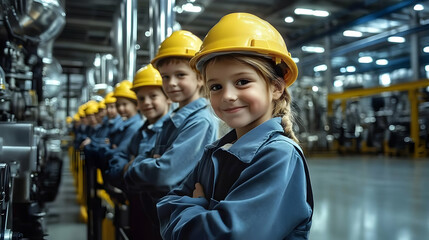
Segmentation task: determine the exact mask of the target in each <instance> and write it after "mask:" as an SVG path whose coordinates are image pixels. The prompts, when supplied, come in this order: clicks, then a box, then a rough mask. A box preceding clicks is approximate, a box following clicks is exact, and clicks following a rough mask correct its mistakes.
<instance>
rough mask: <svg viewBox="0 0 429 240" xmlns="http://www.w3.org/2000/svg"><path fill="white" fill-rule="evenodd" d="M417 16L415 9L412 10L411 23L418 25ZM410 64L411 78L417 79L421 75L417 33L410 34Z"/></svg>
mask: <svg viewBox="0 0 429 240" xmlns="http://www.w3.org/2000/svg"><path fill="white" fill-rule="evenodd" d="M418 18H419V16H418V12H417V11H413V14H412V17H411V21H412V22H411V25H412V26H418V24H419V23H418V22H419V19H418ZM410 48H411V49H410V61H411V62H410V65H411V71H412V74H413V80H418V79H420V77H421V74H420V61H419V53H420V51H419V37H418V34H417V33H412V34H411V36H410Z"/></svg>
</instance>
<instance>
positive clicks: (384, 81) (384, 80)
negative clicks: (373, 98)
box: [379, 73, 391, 86]
mask: <svg viewBox="0 0 429 240" xmlns="http://www.w3.org/2000/svg"><path fill="white" fill-rule="evenodd" d="M379 81H380V84H381V85H383V86H389V85H390V83H391V80H390V75H389V74H388V73H384V74H381V75H380V79H379Z"/></svg>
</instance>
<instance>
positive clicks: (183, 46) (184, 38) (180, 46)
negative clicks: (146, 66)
mask: <svg viewBox="0 0 429 240" xmlns="http://www.w3.org/2000/svg"><path fill="white" fill-rule="evenodd" d="M201 43H202V41H201V39H200V38H199V37H197V36H195V35H194V34H193V33H191V32H189V31H185V30H179V31H175V32H173V33H172V34H171V35H170V36H169V37H168V38H166V39H165V40H164V41H163V42H162V43H161V44H160V45H159V49H158V53H157V54H156V56H155V57H154V58H153V59H152V61H151V62H150V63H152V65H154V66H155V67H156V62H158V61H159V60H160V59H162V58H166V57H185V58H191V57H193V56H194V55H195V53H196V52H197V51H198V50H200V46H201Z"/></svg>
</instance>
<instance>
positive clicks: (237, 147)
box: [207, 117, 284, 163]
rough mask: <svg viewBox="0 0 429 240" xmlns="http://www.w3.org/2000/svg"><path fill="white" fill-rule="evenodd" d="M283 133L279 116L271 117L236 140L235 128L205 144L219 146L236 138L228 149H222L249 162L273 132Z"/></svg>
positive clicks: (211, 146)
mask: <svg viewBox="0 0 429 240" xmlns="http://www.w3.org/2000/svg"><path fill="white" fill-rule="evenodd" d="M283 133H284V131H283V128H282V125H281V118H278V117H277V118H272V119H270V120H268V121H266V122H264V123H262V124H261V125H259V126H257V127H255V128H254V129H252V130H251V131H249V132H248V133H246V134H244V135H243V136H242V137H241V138H239V139H238V140H237V135H236V133H235V130H234V129H233V130H231V131H230V132H229V133H227V134H226V135H225V136H224V137H223V138H221V139H220V140H218V141H217V142H214V143H213V144H212V145H209V146H207V147H208V149H210V148H221V147H222V146H223V145H225V144H227V143H232V142H234V141H235V140H237V141H236V142H235V143H234V144H233V145H232V146H231V147H230V148H229V149H223V150H224V151H226V152H229V153H230V154H232V155H234V156H236V157H237V158H238V159H239V160H240V161H242V162H244V163H249V162H250V161H251V160H252V159H253V158H254V156H255V154H256V152H257V151H258V150H259V148H260V147H261V146H262V145H263V144H264V143H265V142H267V141H268V140H269V139H270V137H271V136H273V135H274V134H280V135H282V134H283Z"/></svg>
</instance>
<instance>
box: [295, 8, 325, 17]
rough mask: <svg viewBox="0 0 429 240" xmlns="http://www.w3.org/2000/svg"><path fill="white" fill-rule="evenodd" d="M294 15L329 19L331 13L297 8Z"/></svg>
mask: <svg viewBox="0 0 429 240" xmlns="http://www.w3.org/2000/svg"><path fill="white" fill-rule="evenodd" d="M294 13H295V14H297V15H310V16H315V17H327V16H329V12H327V11H323V10H313V9H308V8H296V9H295V10H294Z"/></svg>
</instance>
